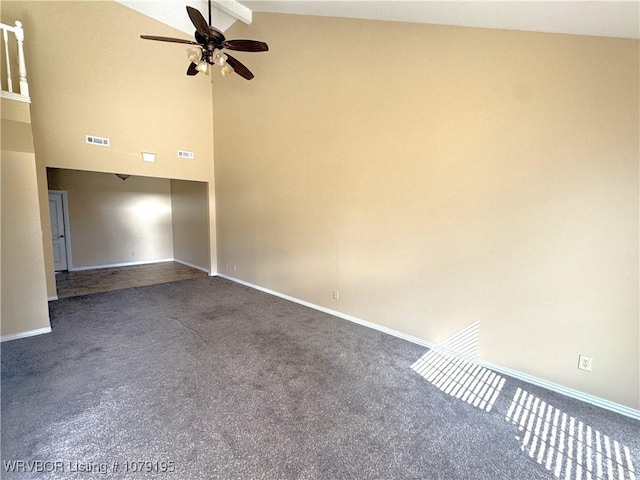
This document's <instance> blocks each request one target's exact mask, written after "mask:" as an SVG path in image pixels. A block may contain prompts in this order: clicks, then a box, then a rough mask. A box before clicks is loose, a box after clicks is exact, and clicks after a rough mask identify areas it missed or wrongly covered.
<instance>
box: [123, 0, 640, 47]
mask: <svg viewBox="0 0 640 480" xmlns="http://www.w3.org/2000/svg"><path fill="white" fill-rule="evenodd" d="M116 1H119V3H122V4H124V5H127V6H129V7H131V8H133V9H135V10H137V11H139V12H141V13H144V14H145V15H148V16H151V17H153V18H156V19H157V20H159V21H161V22H163V23H166V24H168V25H171V26H173V27H175V28H177V29H179V30H182V31H183V32H185V33H187V34H189V36H190V35H192V34H193V30H194V29H193V26H192V25H191V23H190V22H189V18H188V17H187V14H186V11H185V6H186V5H187V4H188V5H191V6H193V7H195V8H197V9H199V10H200V11H201V12H202V13H203V15H204V16H205V18H206V17H207V2H206V0H189V1H186V0H116ZM216 3H219V4H221V5H222V6H221V8H222V9H223V10H225V11H229V7H231V8H232V9H233V8H234V7H235V8H239V9H242V6H245V7H248V8H249V9H250V10H252V11H254V12H271V13H288V14H296V15H320V16H329V17H347V18H364V19H372V20H392V21H400V22H413V23H431V24H439V25H458V26H466V27H481V28H498V29H505V30H524V31H533V32H551V33H568V34H577V35H595V36H603V37H622V38H640V1H638V0H635V1H613V0H599V1H579V0H555V1H552V0H550V1H527V0H512V1H486V0H466V1H455V0H450V1H442V0H413V1H406V0H359V1H349V0H339V1H335V0H304V1H295V0H241V1H240V2H237V1H235V0H222V1H220V0H214V1H213V4H214V7H215V4H216ZM239 4H241V5H239ZM249 14H250V12H249ZM212 16H213V25H214V26H216V27H217V28H219V29H220V30H222V31H225V30H227V28H229V27H230V26H231V25H232V24H233V22H234V21H235V19H234V18H233V17H232V16H230V15H227V14H226V13H224V12H223V11H222V10H220V9H218V8H214V10H213V15H212ZM145 33H149V34H153V32H145Z"/></svg>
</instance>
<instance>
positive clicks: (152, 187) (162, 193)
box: [48, 169, 173, 268]
mask: <svg viewBox="0 0 640 480" xmlns="http://www.w3.org/2000/svg"><path fill="white" fill-rule="evenodd" d="M48 178H49V189H51V190H64V191H66V192H67V195H68V199H69V227H70V231H71V254H72V259H73V267H74V268H80V267H92V266H102V265H112V264H120V263H133V262H150V261H154V260H166V259H171V258H173V235H172V220H171V186H170V181H169V180H166V179H161V178H147V177H137V176H131V177H129V178H128V179H127V180H125V181H123V180H121V179H120V178H118V177H116V176H115V175H114V174H111V173H96V172H82V171H77V170H65V169H50V170H49V172H48Z"/></svg>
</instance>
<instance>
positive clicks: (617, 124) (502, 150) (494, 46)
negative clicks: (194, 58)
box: [214, 14, 640, 408]
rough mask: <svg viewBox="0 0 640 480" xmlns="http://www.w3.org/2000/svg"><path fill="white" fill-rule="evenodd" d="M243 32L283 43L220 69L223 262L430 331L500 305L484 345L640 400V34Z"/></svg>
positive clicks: (490, 355) (260, 26) (358, 311)
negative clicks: (242, 69) (586, 367)
mask: <svg viewBox="0 0 640 480" xmlns="http://www.w3.org/2000/svg"><path fill="white" fill-rule="evenodd" d="M227 33H228V35H227V36H229V37H232V38H233V37H237V38H238V37H239V38H243V37H248V38H258V39H261V40H264V41H266V42H268V43H269V46H270V51H269V52H268V53H264V54H239V55H238V58H239V59H240V60H242V61H244V62H246V64H247V66H248V67H249V68H250V69H251V70H252V71H253V72H254V73H255V74H256V78H255V79H254V80H252V81H251V82H246V81H244V80H242V79H240V78H239V77H236V76H234V77H233V78H227V79H225V80H220V81H218V79H216V81H214V105H215V108H214V127H215V140H216V141H215V157H216V203H217V215H218V258H219V262H218V264H219V265H220V269H219V270H220V272H221V273H225V274H228V275H231V276H234V277H238V278H240V279H243V280H245V281H248V282H251V283H254V284H257V285H261V286H264V287H266V288H269V289H272V290H275V291H278V292H281V293H284V294H287V295H291V296H293V297H297V298H300V299H303V300H306V301H309V302H313V303H315V304H318V305H322V306H325V307H328V308H332V309H335V310H338V311H341V312H344V313H346V314H350V315H354V316H356V317H359V318H362V319H364V320H368V321H371V322H376V323H378V324H380V325H384V326H387V327H390V328H393V329H396V330H399V331H401V332H405V333H407V334H411V335H414V336H417V337H420V338H423V339H426V340H428V341H431V342H441V341H443V340H445V339H447V338H448V337H450V336H452V335H453V334H455V333H456V332H458V331H460V330H462V329H464V328H465V327H467V326H468V325H470V324H472V323H473V322H476V321H479V322H480V332H481V333H480V344H479V355H480V356H481V358H483V359H484V360H487V361H490V362H494V363H496V364H499V365H502V366H505V367H508V368H512V369H515V370H518V371H520V372H523V373H526V374H530V375H534V376H536V377H539V378H541V379H545V380H547V381H551V382H555V383H559V384H561V385H564V386H566V387H570V388H573V389H577V390H580V391H583V392H586V393H589V394H592V395H596V396H598V397H601V398H605V399H608V400H610V401H614V402H618V403H621V404H624V405H627V406H630V407H633V408H639V407H640V398H639V390H640V384H639V381H640V380H639V379H640V371H639V364H638V363H639V362H638V359H639V358H640V349H639V338H640V331H639V322H638V318H639V312H638V287H639V285H638V218H639V212H638V159H639V151H638V149H639V120H638V103H639V98H638V95H639V93H638V92H639V82H638V75H639V73H638V72H639V65H638V58H639V49H638V42H637V41H633V40H619V39H607V38H592V37H582V36H569V35H553V34H536V33H524V32H507V31H497V30H484V29H467V28H455V27H442V26H429V25H417V24H401V23H393V22H375V21H359V20H346V19H329V18H320V17H315V18H314V17H300V16H285V15H269V14H256V15H255V16H254V22H253V24H252V25H251V26H250V27H246V26H244V25H240V24H236V25H235V26H234V27H232V29H231V31H229V32H227ZM327 39H330V41H328V40H327ZM234 264H236V265H237V270H236V271H234V270H233V265H234ZM227 265H228V266H227ZM333 290H339V292H340V300H338V301H335V300H333V299H332V291H333ZM579 354H585V355H589V356H592V357H593V358H594V367H593V371H592V372H591V373H587V372H583V371H579V370H578V369H577V368H576V367H577V360H578V355H579Z"/></svg>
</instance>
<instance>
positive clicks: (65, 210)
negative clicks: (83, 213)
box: [48, 190, 73, 272]
mask: <svg viewBox="0 0 640 480" xmlns="http://www.w3.org/2000/svg"><path fill="white" fill-rule="evenodd" d="M48 193H56V194H60V195H61V198H62V221H63V223H64V247H65V250H66V252H67V271H69V272H70V271H72V270H73V261H72V258H71V228H70V227H69V218H70V217H69V197H68V196H67V191H66V190H48ZM49 241H51V239H49ZM52 267H53V270H54V272H55V269H56V267H55V265H52Z"/></svg>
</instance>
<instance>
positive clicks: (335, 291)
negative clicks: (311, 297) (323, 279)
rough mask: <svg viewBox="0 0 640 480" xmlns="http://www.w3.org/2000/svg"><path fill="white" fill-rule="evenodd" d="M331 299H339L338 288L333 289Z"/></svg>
mask: <svg viewBox="0 0 640 480" xmlns="http://www.w3.org/2000/svg"><path fill="white" fill-rule="evenodd" d="M333 299H334V300H340V292H339V291H338V290H334V291H333Z"/></svg>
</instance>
